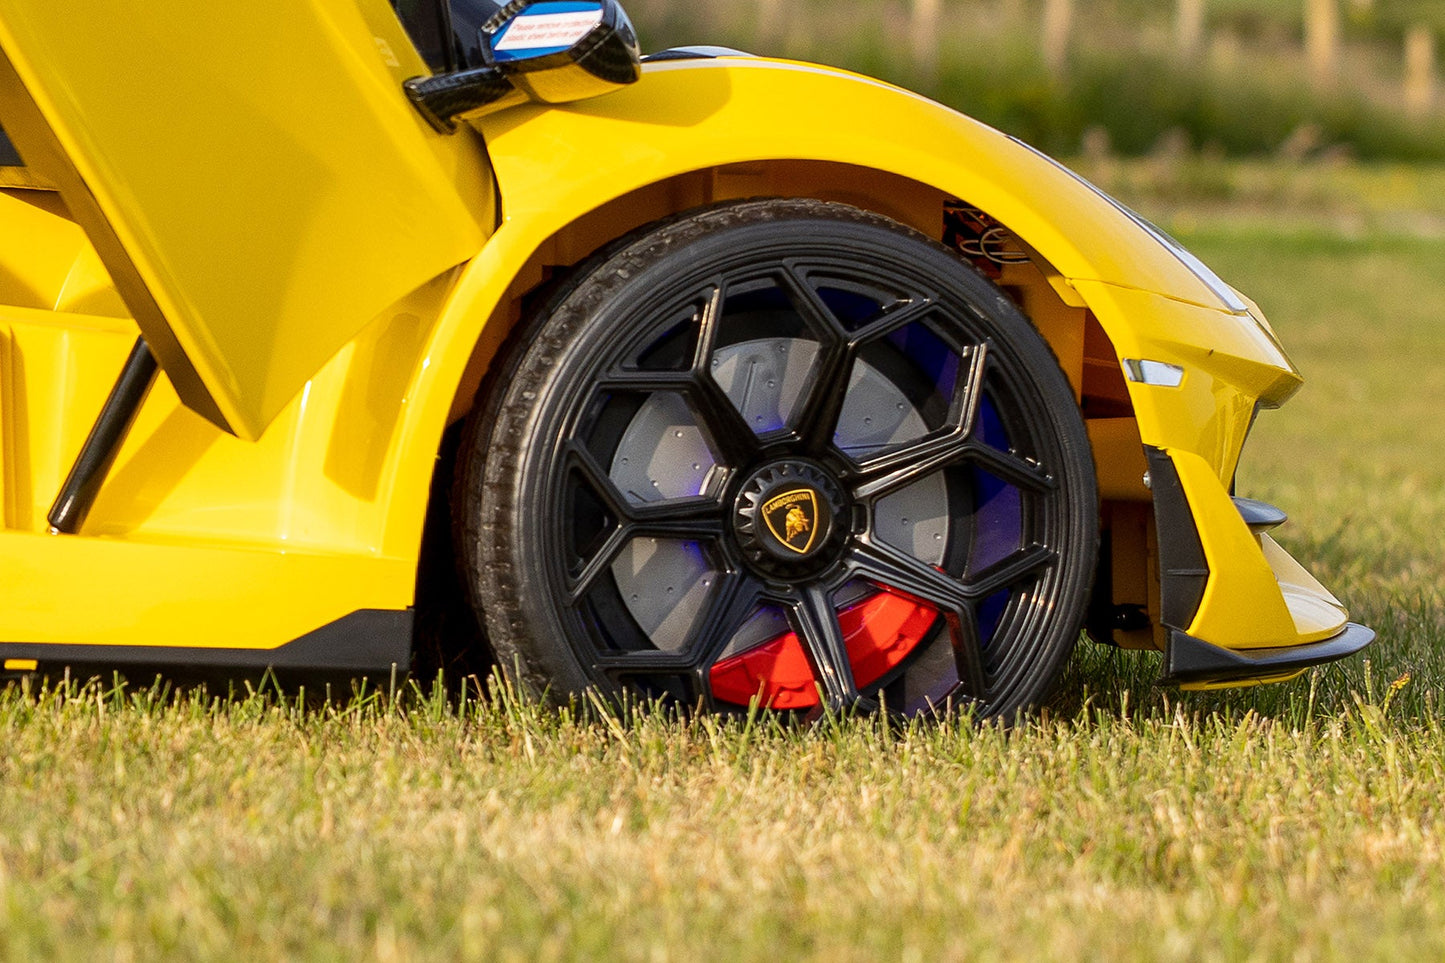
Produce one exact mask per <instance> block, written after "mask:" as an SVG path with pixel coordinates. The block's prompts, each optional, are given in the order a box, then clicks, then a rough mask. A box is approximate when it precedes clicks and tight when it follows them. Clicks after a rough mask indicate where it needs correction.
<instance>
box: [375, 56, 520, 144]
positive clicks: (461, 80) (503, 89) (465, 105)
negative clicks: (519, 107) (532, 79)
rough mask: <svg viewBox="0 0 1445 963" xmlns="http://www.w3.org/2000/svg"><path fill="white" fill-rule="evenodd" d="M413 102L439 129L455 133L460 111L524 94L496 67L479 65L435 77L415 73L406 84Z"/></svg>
mask: <svg viewBox="0 0 1445 963" xmlns="http://www.w3.org/2000/svg"><path fill="white" fill-rule="evenodd" d="M402 87H403V88H404V89H405V90H406V95H407V97H409V98H411V102H412V104H413V105H414V106H415V107H416V109H417V110H418V111H419V112H420V113H421V115H422V116H423V117H425V118H426V119H427V122H428V123H430V124H431V125H432V126H433V127H435V128H436V129H437V130H439V131H441V132H442V133H443V134H450V133H454V132H455V131H456V129H457V125H456V123H455V122H454V120H453V118H455V117H456V116H457V115H459V114H464V113H466V112H467V111H470V110H476V109H477V108H479V107H486V106H488V105H490V104H496V103H497V102H498V101H500V100H503V99H504V98H506V97H507V95H508V94H517V95H518V97H519V99H520V98H521V97H523V96H524V95H522V94H521V93H520V91H518V90H517V88H516V87H514V86H513V85H512V82H511V81H510V80H508V79H507V78H506V76H505V75H503V74H502V72H501V71H500V70H498V69H497V68H495V67H476V68H474V69H472V70H462V71H458V72H456V73H449V74H437V75H436V76H433V77H413V78H411V79H410V80H408V81H406V82H405V83H404V84H402Z"/></svg>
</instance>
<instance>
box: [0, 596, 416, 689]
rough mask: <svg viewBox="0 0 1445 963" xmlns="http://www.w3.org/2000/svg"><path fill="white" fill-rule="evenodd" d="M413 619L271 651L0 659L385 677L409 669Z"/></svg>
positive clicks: (330, 631)
mask: <svg viewBox="0 0 1445 963" xmlns="http://www.w3.org/2000/svg"><path fill="white" fill-rule="evenodd" d="M412 615H413V613H412V610H411V609H405V610H402V611H396V610H392V609H360V610H358V611H356V612H352V613H351V614H350V615H345V616H342V617H341V618H339V619H337V620H336V621H335V622H331V623H328V624H327V625H323V626H321V628H319V629H316V630H314V631H312V632H308V633H306V634H305V635H303V636H301V637H300V638H298V639H295V640H294V641H291V642H288V643H286V644H285V645H282V646H279V647H277V648H274V649H212V648H195V647H189V646H169V645H49V644H43V643H34V642H0V660H8V659H34V660H35V661H36V662H37V663H38V664H39V668H40V670H41V671H46V672H48V671H51V670H52V669H59V668H62V667H65V666H70V667H72V668H77V669H79V668H85V669H91V668H97V669H105V670H109V669H122V668H134V667H147V668H150V667H154V668H179V669H195V670H234V671H237V672H246V671H252V670H254V671H264V670H266V669H274V670H277V671H285V672H303V673H313V672H314V673H338V674H347V673H349V674H353V675H387V674H389V673H391V672H392V670H393V668H395V670H396V671H398V672H403V673H404V672H406V671H407V670H408V669H410V668H411V638H412Z"/></svg>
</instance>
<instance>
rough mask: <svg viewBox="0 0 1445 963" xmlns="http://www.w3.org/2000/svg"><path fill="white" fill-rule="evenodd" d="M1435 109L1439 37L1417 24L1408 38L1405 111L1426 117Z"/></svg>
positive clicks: (1411, 29)
mask: <svg viewBox="0 0 1445 963" xmlns="http://www.w3.org/2000/svg"><path fill="white" fill-rule="evenodd" d="M1434 106H1435V33H1434V31H1432V30H1431V29H1430V28H1429V27H1428V26H1427V25H1425V24H1423V23H1417V24H1416V25H1415V26H1413V27H1411V28H1410V30H1409V32H1407V33H1406V34H1405V110H1406V111H1408V112H1409V114H1410V115H1411V116H1412V117H1417V118H1419V117H1424V116H1425V115H1427V114H1429V113H1430V111H1431V109H1432V108H1433V107H1434Z"/></svg>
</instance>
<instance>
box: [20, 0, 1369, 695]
mask: <svg viewBox="0 0 1445 963" xmlns="http://www.w3.org/2000/svg"><path fill="white" fill-rule="evenodd" d="M0 51H3V57H0V126H3V128H4V132H5V135H6V136H5V137H4V139H0V454H3V460H4V461H3V464H4V470H3V472H0V507H3V523H4V524H3V527H0V659H3V666H4V670H5V671H6V672H9V673H18V672H30V671H37V670H38V671H42V672H45V671H58V670H60V669H62V668H63V667H66V666H71V667H77V669H94V668H97V667H104V668H121V669H141V668H144V669H150V668H162V669H167V670H170V671H181V670H207V669H209V670H213V671H217V670H219V671H230V672H250V671H255V670H260V669H264V668H268V667H269V668H272V669H275V670H276V671H277V672H278V673H282V674H287V673H308V672H310V673H316V672H322V673H341V674H352V675H354V674H359V673H360V674H378V675H383V676H384V675H388V674H392V673H394V672H397V671H402V672H404V671H406V670H407V669H408V668H409V667H410V666H411V665H412V662H413V658H414V653H415V652H416V650H417V643H416V641H415V639H416V638H417V636H418V633H419V627H421V626H427V627H430V629H431V630H432V631H433V637H434V638H436V639H437V642H436V644H437V645H438V646H439V648H440V650H441V652H442V654H443V656H444V657H445V658H453V657H458V656H462V655H465V654H466V653H465V651H463V650H465V649H466V647H469V646H471V647H480V646H490V651H491V652H494V653H495V658H496V660H497V662H498V663H499V664H500V665H501V667H502V669H503V670H504V671H506V672H508V673H511V674H512V676H513V678H514V679H515V681H518V682H519V683H522V684H524V685H526V686H527V687H529V688H532V689H535V690H538V691H546V692H548V693H550V694H551V695H552V697H554V698H559V699H565V698H567V697H569V696H571V695H573V694H575V693H578V692H579V691H581V690H584V689H586V688H588V687H596V688H597V689H599V690H601V691H602V692H604V693H607V694H614V695H615V694H617V693H620V692H623V691H630V692H633V693H636V694H638V695H640V696H642V697H645V698H663V699H669V700H672V701H674V702H676V703H678V704H681V705H685V706H689V707H691V706H701V707H703V708H705V709H709V710H714V711H724V712H726V711H734V710H745V709H746V707H748V706H749V704H750V703H752V702H754V701H755V700H756V702H757V703H758V704H760V705H762V706H766V707H770V708H772V709H774V710H777V711H782V712H800V713H805V714H806V713H808V712H813V711H818V710H820V709H822V708H824V707H829V708H833V709H868V708H873V707H878V706H883V707H886V708H887V710H888V711H894V712H901V713H907V714H912V713H918V712H923V711H934V710H938V709H943V708H947V707H949V706H961V705H966V706H969V707H971V708H972V709H973V711H976V712H978V713H979V714H982V715H1003V716H1007V715H1011V714H1014V713H1016V712H1018V711H1020V710H1023V709H1026V708H1028V707H1029V706H1031V705H1034V704H1037V703H1038V701H1039V700H1040V699H1042V698H1043V697H1045V696H1046V695H1047V694H1048V693H1049V691H1050V689H1051V687H1052V686H1053V685H1055V683H1056V681H1057V679H1058V677H1059V673H1060V670H1061V668H1062V666H1063V665H1064V662H1065V660H1066V659H1067V658H1068V656H1069V653H1070V652H1071V651H1072V650H1073V647H1074V645H1075V643H1076V641H1078V640H1079V639H1080V637H1081V631H1087V633H1088V635H1089V636H1091V637H1092V638H1093V639H1094V640H1095V641H1097V642H1100V643H1107V644H1114V645H1119V646H1123V647H1126V648H1134V649H1157V650H1162V651H1163V653H1164V661H1163V665H1164V680H1165V681H1166V682H1169V683H1176V684H1180V685H1183V686H1189V687H1202V686H1213V685H1219V684H1240V683H1252V682H1260V681H1271V680H1275V679H1282V678H1287V677H1290V676H1291V675H1294V674H1297V673H1299V672H1300V671H1302V670H1303V669H1304V668H1305V667H1307V666H1310V665H1314V664H1317V663H1320V662H1325V661H1328V660H1331V659H1337V658H1340V657H1342V656H1345V655H1348V654H1350V653H1352V652H1355V651H1357V650H1359V649H1360V648H1362V647H1363V646H1365V645H1366V644H1368V643H1369V641H1370V640H1371V638H1372V637H1373V635H1372V633H1371V632H1370V631H1369V630H1368V629H1366V628H1363V627H1361V626H1358V625H1355V624H1352V623H1350V622H1348V621H1347V615H1346V612H1345V610H1344V608H1343V607H1342V606H1341V605H1340V603H1339V602H1338V601H1336V600H1335V599H1334V598H1333V597H1332V596H1331V595H1330V594H1329V593H1328V592H1327V591H1326V590H1325V589H1324V588H1322V587H1321V586H1320V585H1319V584H1318V583H1317V582H1316V581H1315V580H1314V579H1312V578H1311V577H1310V576H1309V575H1308V574H1307V573H1306V572H1305V571H1304V569H1303V568H1301V567H1300V566H1299V565H1298V564H1296V563H1295V562H1294V561H1293V560H1292V559H1291V558H1290V557H1289V556H1288V555H1287V554H1286V553H1285V552H1284V551H1282V550H1281V549H1280V548H1279V547H1278V546H1277V545H1276V544H1275V542H1274V541H1272V540H1271V538H1270V537H1269V535H1268V534H1267V532H1268V530H1269V529H1270V528H1271V527H1273V526H1275V525H1278V524H1279V523H1280V522H1282V521H1283V520H1284V515H1283V514H1282V513H1281V512H1280V511H1278V510H1277V509H1275V508H1273V507H1271V506H1269V505H1265V504H1263V503H1260V502H1256V501H1251V500H1248V499H1245V498H1240V497H1235V494H1234V491H1233V489H1234V485H1233V478H1234V475H1235V466H1236V461H1237V459H1238V457H1239V453H1240V449H1241V446H1242V445H1243V443H1244V440H1245V436H1246V435H1247V434H1248V433H1249V429H1250V426H1251V425H1252V424H1253V421H1254V418H1255V416H1256V414H1257V413H1258V412H1259V411H1260V410H1261V409H1266V408H1272V407H1275V406H1276V405H1278V404H1280V403H1281V402H1283V401H1284V400H1285V399H1286V398H1288V397H1289V396H1290V395H1291V394H1292V393H1293V392H1294V390H1295V389H1296V388H1297V387H1298V386H1299V384H1300V377H1299V374H1298V373H1297V372H1296V371H1295V369H1294V368H1293V367H1292V366H1291V364H1290V362H1289V360H1288V359H1287V358H1286V356H1285V354H1284V352H1283V351H1282V350H1281V348H1280V346H1279V344H1278V342H1277V341H1276V339H1275V336H1274V334H1273V333H1272V332H1271V330H1270V328H1269V326H1268V325H1267V324H1266V322H1265V321H1264V319H1263V317H1262V316H1261V314H1260V312H1259V311H1258V310H1257V308H1256V307H1255V306H1254V305H1253V304H1252V303H1250V302H1249V301H1248V300H1246V299H1245V298H1243V297H1242V296H1241V295H1239V294H1238V293H1237V292H1235V291H1234V290H1233V289H1231V288H1230V287H1229V286H1228V285H1227V284H1225V283H1224V282H1222V281H1221V280H1220V279H1219V278H1218V277H1217V276H1215V274H1213V273H1212V272H1211V271H1210V270H1209V269H1208V268H1207V267H1205V266H1204V265H1203V264H1201V263H1200V262H1199V261H1198V260H1196V259H1195V258H1194V257H1192V256H1191V255H1190V254H1189V253H1188V252H1187V251H1185V250H1184V249H1182V248H1181V247H1179V246H1178V245H1177V244H1176V243H1174V242H1173V241H1171V240H1170V239H1169V238H1168V237H1166V236H1165V235H1164V234H1162V233H1161V232H1159V231H1158V230H1157V229H1155V228H1154V227H1152V226H1151V225H1150V224H1148V223H1147V222H1145V221H1143V220H1142V219H1140V218H1139V217H1138V216H1137V215H1135V214H1133V213H1131V212H1130V211H1128V210H1126V209H1125V208H1123V207H1122V206H1120V205H1119V204H1117V203H1116V202H1114V201H1112V200H1111V199H1110V198H1109V197H1107V196H1105V195H1104V194H1102V193H1100V192H1099V191H1097V190H1096V189H1094V188H1093V187H1091V186H1090V185H1089V184H1088V183H1086V182H1085V181H1083V180H1081V179H1079V178H1078V177H1076V176H1074V175H1073V174H1071V173H1070V172H1069V171H1068V170H1066V169H1065V168H1063V167H1061V166H1059V165H1057V164H1055V163H1054V162H1052V161H1050V160H1049V159H1048V158H1046V157H1043V156H1042V155H1040V154H1038V153H1036V152H1034V151H1033V150H1031V149H1030V148H1029V147H1027V146H1025V145H1024V144H1022V143H1020V142H1018V141H1016V140H1013V139H1011V138H1009V137H1007V136H1005V135H1003V134H1001V133H999V132H997V131H995V130H992V129H990V128H988V127H986V126H984V125H982V124H979V123H977V122H975V121H973V120H970V119H969V118H967V117H964V116H961V115H959V114H957V113H955V112H953V111H951V110H948V109H946V108H944V107H942V106H940V105H938V104H936V103H933V102H931V101H928V100H926V99H924V98H922V97H918V96H915V95H913V94H911V93H908V92H906V91H903V90H899V89H897V88H895V87H892V86H889V85H887V84H883V83H880V82H878V81H875V80H871V79H869V78H866V77H860V76H856V75H852V74H848V73H843V72H840V71H836V70H830V69H826V68H822V67H817V66H812V65H807V64H799V63H786V62H779V61H774V60H767V59H761V58H756V57H750V56H747V55H745V54H741V53H738V52H736V51H730V50H723V49H718V48H686V49H677V50H669V51H665V52H663V53H660V54H656V55H653V56H651V57H639V54H638V48H637V42H636V39H635V36H634V34H633V30H632V27H631V25H630V24H629V22H628V20H627V17H626V16H625V14H624V13H623V11H622V10H621V8H620V7H619V6H618V4H617V3H616V2H615V0H535V2H528V0H515V2H510V3H507V4H506V5H505V6H502V5H499V4H495V3H491V2H487V0H394V2H393V3H388V2H387V0H287V2H286V3H264V2H263V3H250V4H226V5H224V6H222V7H217V8H214V9H212V8H204V9H203V8H198V7H197V6H196V5H195V4H193V3H181V2H177V0H152V2H150V3H146V4H139V5H137V4H122V3H118V2H115V0H103V2H99V3H94V4H87V5H86V9H85V12H84V15H83V16H81V15H78V14H77V13H76V12H75V11H73V10H72V9H71V8H70V7H69V6H67V5H65V4H55V3H41V2H37V0H0ZM459 604H460V606H461V607H462V608H461V611H462V612H463V613H464V614H465V616H466V617H465V618H457V617H456V613H457V610H458V607H459ZM473 612H474V613H475V619H472V617H471V616H472V613H473ZM437 626H441V627H442V628H441V630H436V627H437Z"/></svg>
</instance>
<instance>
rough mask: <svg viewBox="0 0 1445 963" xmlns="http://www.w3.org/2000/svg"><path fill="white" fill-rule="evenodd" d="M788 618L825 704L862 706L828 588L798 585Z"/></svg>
mask: <svg viewBox="0 0 1445 963" xmlns="http://www.w3.org/2000/svg"><path fill="white" fill-rule="evenodd" d="M788 621H789V622H791V623H792V626H793V631H794V632H796V633H797V635H798V639H799V640H800V641H801V642H802V643H803V649H804V651H806V652H807V653H808V661H809V662H811V663H812V665H813V672H814V673H815V674H816V676H817V679H818V682H819V683H820V684H821V685H822V687H823V695H824V697H825V698H826V700H827V703H828V706H829V707H830V708H831V709H833V710H835V711H851V710H855V709H859V708H863V707H865V706H864V700H863V697H862V696H860V695H859V694H858V685H857V683H856V682H854V680H853V665H852V661H851V660H850V659H849V658H848V646H847V643H846V642H844V640H843V629H842V627H841V626H840V625H839V624H838V613H837V612H836V611H835V610H834V609H833V600H832V598H831V597H830V593H829V592H828V589H827V588H826V587H825V586H824V585H822V584H820V583H817V582H814V583H811V584H808V585H803V586H799V587H798V588H797V589H796V591H795V593H794V594H793V596H792V597H791V598H790V600H789V601H788Z"/></svg>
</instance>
